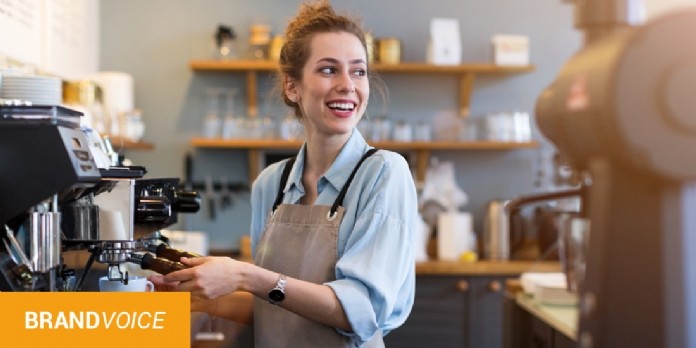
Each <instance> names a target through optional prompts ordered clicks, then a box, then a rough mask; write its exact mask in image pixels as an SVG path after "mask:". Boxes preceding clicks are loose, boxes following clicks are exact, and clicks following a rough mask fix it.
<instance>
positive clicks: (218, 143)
mask: <svg viewBox="0 0 696 348" xmlns="http://www.w3.org/2000/svg"><path fill="white" fill-rule="evenodd" d="M303 143H304V141H288V140H276V139H229V140H228V139H221V138H213V139H209V138H192V139H191V145H192V146H193V147H198V148H225V149H250V150H270V149H287V150H298V149H299V148H300V146H301V145H302V144H303ZM370 145H372V146H374V147H377V148H380V149H385V150H395V151H400V150H407V151H417V150H513V149H522V148H536V147H537V146H538V144H537V142H534V141H533V142H524V143H518V142H500V141H414V142H398V141H380V142H370Z"/></svg>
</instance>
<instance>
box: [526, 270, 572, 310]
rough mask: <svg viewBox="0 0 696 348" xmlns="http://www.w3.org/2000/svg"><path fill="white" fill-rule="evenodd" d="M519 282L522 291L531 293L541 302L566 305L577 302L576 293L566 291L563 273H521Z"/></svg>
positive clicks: (566, 285)
mask: <svg viewBox="0 0 696 348" xmlns="http://www.w3.org/2000/svg"><path fill="white" fill-rule="evenodd" d="M521 282H522V288H523V289H524V292H525V293H527V294H529V295H533V296H534V298H535V299H536V300H537V301H539V303H541V304H545V305H557V306H566V305H575V304H577V303H578V294H577V293H575V292H570V291H568V284H567V282H566V276H565V274H563V273H523V274H522V276H521Z"/></svg>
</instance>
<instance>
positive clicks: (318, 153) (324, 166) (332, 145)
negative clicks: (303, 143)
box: [304, 135, 350, 178]
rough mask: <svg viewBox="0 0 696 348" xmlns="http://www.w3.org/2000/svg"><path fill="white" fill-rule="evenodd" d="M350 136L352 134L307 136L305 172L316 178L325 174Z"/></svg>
mask: <svg viewBox="0 0 696 348" xmlns="http://www.w3.org/2000/svg"><path fill="white" fill-rule="evenodd" d="M349 137H350V135H348V136H334V137H328V138H327V137H313V138H312V139H310V138H307V147H306V149H305V151H306V152H307V153H306V155H305V164H304V173H305V174H310V175H311V176H313V177H316V178H319V177H321V176H322V175H324V173H326V172H327V171H328V170H329V168H330V167H331V165H332V164H333V162H334V160H336V157H338V153H339V152H341V149H342V148H343V145H345V143H346V142H347V141H348V138H349Z"/></svg>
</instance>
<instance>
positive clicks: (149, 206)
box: [135, 196, 172, 223]
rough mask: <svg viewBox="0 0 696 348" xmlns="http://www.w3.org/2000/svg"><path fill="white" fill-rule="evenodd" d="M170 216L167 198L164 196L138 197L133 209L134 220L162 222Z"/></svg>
mask: <svg viewBox="0 0 696 348" xmlns="http://www.w3.org/2000/svg"><path fill="white" fill-rule="evenodd" d="M171 216H172V207H171V204H170V203H169V199H167V197H164V196H146V197H140V198H138V205H137V207H136V211H135V221H136V222H159V223H164V222H166V221H167V220H169V218H170V217H171Z"/></svg>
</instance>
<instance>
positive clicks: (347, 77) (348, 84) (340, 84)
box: [337, 72, 355, 93]
mask: <svg viewBox="0 0 696 348" xmlns="http://www.w3.org/2000/svg"><path fill="white" fill-rule="evenodd" d="M337 89H338V91H339V92H343V93H350V92H354V91H355V82H354V81H353V78H352V76H351V74H350V73H348V72H344V73H341V74H340V75H339V76H338V81H337Z"/></svg>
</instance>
